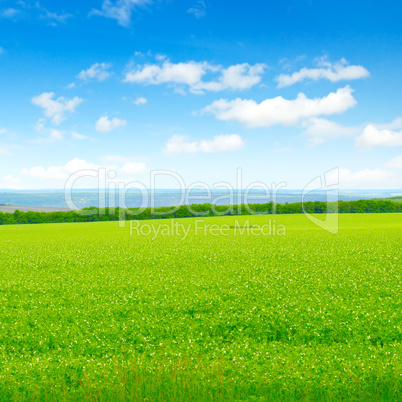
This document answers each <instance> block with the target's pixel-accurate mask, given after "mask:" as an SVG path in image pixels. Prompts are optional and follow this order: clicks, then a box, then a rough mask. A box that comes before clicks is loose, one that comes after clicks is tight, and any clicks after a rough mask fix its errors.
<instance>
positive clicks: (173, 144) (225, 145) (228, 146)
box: [165, 134, 245, 154]
mask: <svg viewBox="0 0 402 402" xmlns="http://www.w3.org/2000/svg"><path fill="white" fill-rule="evenodd" d="M244 145H245V144H244V141H243V139H242V138H241V137H240V136H239V135H237V134H229V135H217V136H215V137H214V138H213V139H212V140H202V141H189V140H188V137H186V136H184V135H178V134H176V135H174V136H173V137H172V138H170V139H169V140H168V141H167V143H166V147H165V153H167V154H180V153H190V154H194V153H197V152H207V153H211V152H225V151H236V150H238V149H241V148H243V147H244Z"/></svg>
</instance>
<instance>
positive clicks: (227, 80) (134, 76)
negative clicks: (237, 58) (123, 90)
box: [124, 58, 265, 94]
mask: <svg viewBox="0 0 402 402" xmlns="http://www.w3.org/2000/svg"><path fill="white" fill-rule="evenodd" d="M159 61H160V62H159V63H158V64H145V65H137V66H136V67H135V68H134V69H133V68H130V69H129V71H128V72H127V73H126V76H125V79H124V82H129V83H137V84H148V85H161V84H171V85H176V86H177V85H179V86H180V85H185V86H188V87H189V88H190V91H191V92H193V93H196V94H202V93H204V91H214V92H217V91H222V90H225V89H232V90H242V89H248V88H251V87H253V86H254V85H256V84H258V83H259V82H260V81H261V75H262V74H263V73H264V70H265V65H264V64H255V65H254V66H251V65H249V64H247V63H243V64H237V65H233V66H229V67H228V68H226V69H224V68H222V67H221V66H214V65H211V64H209V63H207V62H205V61H204V62H195V61H189V62H180V63H171V62H170V61H169V60H166V59H164V58H163V59H161V60H159ZM208 73H219V74H220V75H219V77H217V79H216V80H210V81H203V78H204V77H205V76H206V75H207V74H208ZM176 89H177V90H178V91H181V92H183V89H182V88H180V87H178V88H176Z"/></svg>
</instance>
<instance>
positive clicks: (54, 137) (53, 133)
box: [50, 128, 64, 141]
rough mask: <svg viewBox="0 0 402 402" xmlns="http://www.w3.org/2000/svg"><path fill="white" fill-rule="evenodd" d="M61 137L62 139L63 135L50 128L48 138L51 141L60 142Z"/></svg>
mask: <svg viewBox="0 0 402 402" xmlns="http://www.w3.org/2000/svg"><path fill="white" fill-rule="evenodd" d="M63 137H64V133H63V132H62V131H59V130H55V129H54V128H52V129H51V130H50V138H51V139H52V140H56V141H60V140H62V139H63Z"/></svg>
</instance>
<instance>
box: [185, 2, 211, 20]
mask: <svg viewBox="0 0 402 402" xmlns="http://www.w3.org/2000/svg"><path fill="white" fill-rule="evenodd" d="M205 9H206V4H205V1H203V0H199V1H197V2H196V3H195V4H194V6H193V7H191V8H189V9H188V10H187V12H188V13H190V14H194V16H195V17H196V18H201V17H204V16H205V15H206V14H207V12H206V10H205Z"/></svg>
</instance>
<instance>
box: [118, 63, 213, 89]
mask: <svg viewBox="0 0 402 402" xmlns="http://www.w3.org/2000/svg"><path fill="white" fill-rule="evenodd" d="M210 69H211V67H210V66H209V64H208V63H207V62H201V63H200V62H195V61H189V62H187V63H177V64H173V63H171V62H170V61H169V60H166V61H164V62H163V63H162V64H161V65H157V64H146V65H144V66H138V68H137V69H136V70H133V71H129V72H128V73H126V78H125V80H124V81H125V82H131V83H142V84H153V85H159V84H165V83H175V84H186V85H188V86H190V87H191V86H194V85H196V84H197V83H199V82H200V81H201V78H202V76H203V75H205V74H206V73H207V71H208V70H210Z"/></svg>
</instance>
